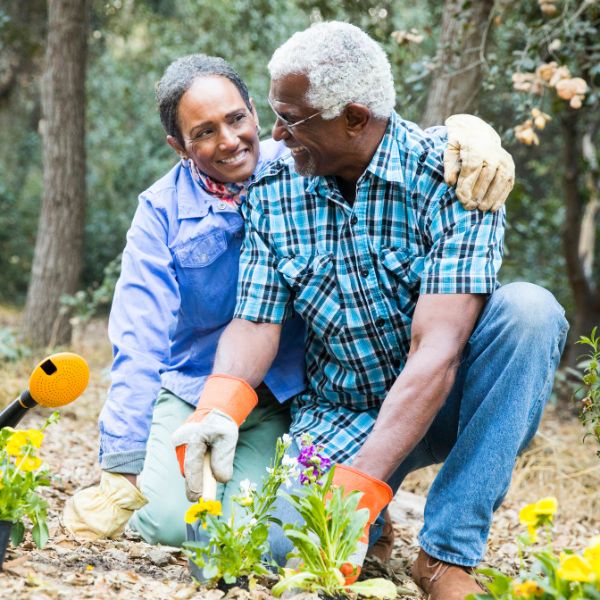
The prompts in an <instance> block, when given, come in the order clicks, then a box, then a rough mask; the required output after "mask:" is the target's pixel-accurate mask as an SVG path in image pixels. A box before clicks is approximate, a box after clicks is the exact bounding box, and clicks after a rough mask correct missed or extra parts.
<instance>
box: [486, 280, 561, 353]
mask: <svg viewBox="0 0 600 600" xmlns="http://www.w3.org/2000/svg"><path fill="white" fill-rule="evenodd" d="M488 302H491V303H492V307H491V308H492V310H495V311H501V320H502V323H503V325H504V327H505V328H506V329H507V330H509V331H511V332H513V333H518V335H519V337H528V336H534V337H535V338H537V339H538V340H540V341H541V339H542V338H544V337H545V336H548V337H549V338H550V339H553V340H559V341H560V344H561V347H562V344H564V338H565V336H566V332H567V329H568V323H567V321H566V319H565V316H564V310H563V308H562V306H561V305H560V304H559V303H558V302H557V301H556V299H555V298H554V296H553V295H552V294H551V293H550V292H549V291H548V290H546V289H544V288H542V287H540V286H538V285H535V284H533V283H527V282H515V283H509V284H507V285H503V286H502V287H500V288H498V289H497V290H496V291H495V292H494V293H493V294H492V296H491V297H490V300H489V301H488Z"/></svg>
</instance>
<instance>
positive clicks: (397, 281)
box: [380, 248, 425, 300]
mask: <svg viewBox="0 0 600 600" xmlns="http://www.w3.org/2000/svg"><path fill="white" fill-rule="evenodd" d="M424 260H425V259H424V257H422V256H415V255H413V254H412V253H411V252H410V250H409V249H408V248H401V249H399V250H396V249H391V248H383V249H382V251H381V255H380V262H381V264H382V265H383V267H384V271H383V273H382V276H383V277H384V279H386V280H387V284H386V286H385V289H386V291H387V292H388V294H389V295H390V296H392V297H394V298H395V299H400V300H402V297H403V296H406V295H408V297H409V298H410V297H413V296H414V295H416V294H418V292H419V287H420V285H421V273H422V270H423V264H424ZM407 299H408V298H407Z"/></svg>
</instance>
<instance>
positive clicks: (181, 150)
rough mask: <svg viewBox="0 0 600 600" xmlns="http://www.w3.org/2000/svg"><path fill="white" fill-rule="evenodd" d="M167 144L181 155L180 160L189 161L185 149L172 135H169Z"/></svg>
mask: <svg viewBox="0 0 600 600" xmlns="http://www.w3.org/2000/svg"><path fill="white" fill-rule="evenodd" d="M167 144H169V146H171V148H173V150H175V152H177V154H179V157H180V158H183V159H185V160H187V159H188V155H187V152H186V151H185V148H184V147H183V146H182V145H181V144H180V143H179V142H178V141H177V138H174V137H173V136H172V135H168V136H167Z"/></svg>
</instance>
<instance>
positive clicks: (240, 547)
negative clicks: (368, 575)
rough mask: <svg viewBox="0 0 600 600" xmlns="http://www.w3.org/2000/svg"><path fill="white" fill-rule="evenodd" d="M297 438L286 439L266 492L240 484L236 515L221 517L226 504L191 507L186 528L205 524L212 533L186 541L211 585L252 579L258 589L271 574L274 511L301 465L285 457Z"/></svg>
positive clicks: (207, 502) (282, 440)
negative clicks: (267, 558)
mask: <svg viewBox="0 0 600 600" xmlns="http://www.w3.org/2000/svg"><path fill="white" fill-rule="evenodd" d="M291 441H292V440H291V438H290V436H288V435H284V436H283V437H282V438H280V439H278V440H277V445H276V450H275V458H274V459H273V465H272V467H270V468H269V469H267V473H268V475H267V477H266V479H265V481H264V483H263V487H262V490H261V492H260V493H257V491H256V484H254V483H251V482H250V481H248V480H245V481H242V482H241V483H240V493H239V494H238V495H237V496H234V497H233V504H234V506H233V507H232V510H231V515H230V516H229V517H228V518H227V519H218V518H217V517H219V516H221V514H222V511H221V503H220V502H218V501H215V500H213V501H210V500H203V499H202V498H201V499H200V500H199V501H198V503H197V504H194V505H193V506H192V507H190V508H189V509H188V511H187V513H186V516H185V520H186V523H189V524H193V523H195V522H196V521H198V520H199V521H200V523H201V526H202V527H203V528H204V529H206V530H207V532H208V537H209V541H208V542H205V541H194V542H186V544H184V547H185V549H186V554H187V555H188V557H189V558H190V559H191V560H192V562H193V563H194V564H195V565H196V566H198V567H199V568H201V569H202V575H203V576H204V577H205V578H206V580H207V581H209V582H211V583H216V582H218V581H219V580H220V579H222V580H223V581H224V582H225V583H226V584H231V583H234V582H235V581H236V580H238V579H239V578H242V577H248V578H249V580H250V581H249V583H250V585H253V582H254V579H255V577H256V576H259V575H264V574H266V573H267V572H268V571H267V568H266V566H265V564H264V562H263V559H264V556H265V555H266V554H267V553H268V550H269V545H268V541H267V538H268V533H269V529H268V527H269V524H270V523H271V522H273V521H274V519H273V517H271V515H270V510H271V507H272V506H273V503H274V502H275V499H276V497H277V491H278V490H279V488H280V486H281V485H282V484H285V483H289V479H290V477H291V476H292V471H293V466H294V464H295V461H293V460H291V459H289V457H287V456H285V451H286V450H287V448H289V446H290V445H291Z"/></svg>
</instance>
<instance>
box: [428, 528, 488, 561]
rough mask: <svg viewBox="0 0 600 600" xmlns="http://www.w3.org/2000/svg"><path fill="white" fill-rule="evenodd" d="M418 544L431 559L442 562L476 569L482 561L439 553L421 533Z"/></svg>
mask: <svg viewBox="0 0 600 600" xmlns="http://www.w3.org/2000/svg"><path fill="white" fill-rule="evenodd" d="M419 544H420V546H421V548H423V550H425V552H427V554H429V555H430V556H432V557H433V558H437V560H442V561H444V562H447V563H450V564H453V565H460V566H463V567H476V566H477V565H478V564H479V563H480V562H481V560H482V558H483V557H481V558H474V559H472V558H465V557H464V556H459V555H458V554H451V553H449V552H441V551H439V550H438V549H437V548H435V546H430V545H429V544H428V543H427V541H426V540H425V536H424V535H423V533H420V534H419Z"/></svg>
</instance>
